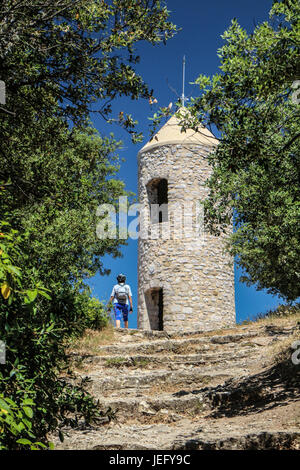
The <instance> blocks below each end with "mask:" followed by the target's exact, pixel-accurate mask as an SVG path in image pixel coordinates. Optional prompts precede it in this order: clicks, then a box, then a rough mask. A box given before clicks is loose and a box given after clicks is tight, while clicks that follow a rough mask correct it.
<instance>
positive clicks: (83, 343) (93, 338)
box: [67, 325, 115, 355]
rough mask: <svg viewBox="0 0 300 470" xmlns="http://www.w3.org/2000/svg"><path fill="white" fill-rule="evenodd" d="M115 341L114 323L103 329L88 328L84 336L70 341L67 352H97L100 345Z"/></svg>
mask: <svg viewBox="0 0 300 470" xmlns="http://www.w3.org/2000/svg"><path fill="white" fill-rule="evenodd" d="M114 342H115V331H114V327H113V326H112V325H108V326H107V327H105V328H103V330H100V331H98V330H86V331H85V333H84V335H83V336H82V338H80V339H78V340H76V341H73V342H72V343H70V345H69V347H68V350H67V353H70V352H75V353H77V354H80V355H86V354H96V353H97V352H98V348H99V346H103V345H106V344H112V343H114Z"/></svg>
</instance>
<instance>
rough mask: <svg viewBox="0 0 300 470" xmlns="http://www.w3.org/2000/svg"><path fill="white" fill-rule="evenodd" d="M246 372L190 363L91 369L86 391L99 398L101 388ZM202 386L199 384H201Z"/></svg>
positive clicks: (126, 387)
mask: <svg viewBox="0 0 300 470" xmlns="http://www.w3.org/2000/svg"><path fill="white" fill-rule="evenodd" d="M248 372H249V370H248V369H246V368H239V367H231V368H229V369H224V366H223V365H220V367H219V368H217V367H215V366H214V367H210V366H207V367H192V368H191V369H187V370H186V369H179V370H175V371H170V370H166V369H159V370H143V371H141V370H137V371H136V370H127V371H126V374H118V373H116V374H115V375H106V376H105V375H104V374H103V371H102V370H99V371H93V373H91V374H90V375H88V376H87V377H88V378H89V380H90V383H89V391H90V392H91V393H92V394H93V395H94V396H95V398H97V399H101V397H102V396H103V394H104V392H107V391H113V390H117V391H118V392H119V393H121V390H124V391H126V390H127V391H128V392H129V389H132V390H137V393H138V392H139V391H140V390H144V389H145V388H150V387H153V386H154V385H158V386H160V387H163V386H166V385H170V386H181V385H182V384H184V385H185V386H188V385H193V384H197V385H199V384H204V385H206V384H209V383H210V382H211V381H212V380H214V381H216V379H217V381H218V382H219V383H222V382H223V381H224V380H226V379H228V378H231V377H233V376H234V377H239V376H243V375H245V374H247V373H248ZM202 386H203V385H202Z"/></svg>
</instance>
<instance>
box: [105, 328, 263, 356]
mask: <svg viewBox="0 0 300 470" xmlns="http://www.w3.org/2000/svg"><path fill="white" fill-rule="evenodd" d="M255 337H257V332H249V333H241V334H232V335H226V336H224V335H223V336H220V335H215V336H210V337H209V336H201V337H196V338H194V337H193V338H184V339H182V338H180V339H159V340H152V341H143V342H138V343H131V342H130V343H129V344H128V343H123V344H110V345H104V346H99V347H98V349H97V352H98V354H97V355H120V356H123V355H133V354H151V353H152V354H153V353H165V352H169V353H170V352H172V353H174V354H182V353H183V352H186V348H188V349H189V350H191V349H192V350H194V351H195V350H196V351H205V350H208V349H210V348H212V347H214V348H218V346H222V350H224V345H227V346H229V347H230V346H234V345H235V344H237V343H238V344H240V345H241V346H243V343H245V344H246V346H247V345H248V342H249V340H250V339H251V338H255Z"/></svg>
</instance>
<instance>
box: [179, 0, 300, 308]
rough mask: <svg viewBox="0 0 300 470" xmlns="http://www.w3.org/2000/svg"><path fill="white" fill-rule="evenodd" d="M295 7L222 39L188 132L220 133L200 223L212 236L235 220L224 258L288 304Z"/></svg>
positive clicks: (295, 157) (294, 194) (297, 31)
mask: <svg viewBox="0 0 300 470" xmlns="http://www.w3.org/2000/svg"><path fill="white" fill-rule="evenodd" d="M299 19H300V5H299V2H298V1H295V0H291V1H282V2H274V5H273V8H272V9H271V12H270V22H264V23H262V24H261V25H258V26H257V27H256V28H255V30H254V32H253V33H252V34H248V33H247V32H246V31H245V30H244V29H243V28H242V27H241V26H240V25H239V24H238V22H237V21H236V20H233V21H232V24H231V26H230V27H229V29H228V30H227V31H225V33H224V34H223V36H222V37H223V39H224V41H225V43H224V45H223V47H222V48H221V49H220V50H219V51H218V55H219V57H220V62H221V65H220V72H219V73H218V74H216V75H215V76H214V77H212V78H210V77H206V76H203V75H200V77H199V78H198V79H197V80H196V82H195V83H196V85H198V86H199V88H200V96H199V97H197V98H194V99H193V100H192V102H191V105H190V106H189V111H190V118H189V119H187V120H186V122H185V126H187V127H192V128H197V125H198V123H199V121H200V122H202V123H203V124H204V125H205V126H208V127H211V128H212V129H214V130H215V132H216V131H218V132H219V133H220V143H219V145H218V147H217V149H216V150H215V151H214V152H213V153H212V154H211V156H210V163H211V165H212V169H213V172H212V176H211V178H210V179H209V181H208V186H209V189H210V192H209V198H208V200H207V201H206V202H205V216H206V223H207V225H208V227H209V228H210V230H211V231H212V232H214V233H218V232H219V231H220V230H226V227H227V226H228V224H230V223H231V220H232V217H234V225H235V230H234V233H233V234H232V235H230V236H229V239H228V249H229V251H230V252H231V253H232V254H233V255H235V256H236V257H237V260H238V263H239V265H240V266H241V267H242V268H243V269H244V270H245V271H246V274H245V276H244V278H243V280H244V281H245V282H247V283H248V284H256V285H257V287H258V288H259V289H262V288H267V289H268V290H269V292H270V293H273V294H280V295H282V296H283V297H285V298H287V299H288V300H293V299H296V298H297V297H298V296H299V295H300V291H299V286H300V283H299V276H300V266H299V260H300V253H299V238H300V237H299V216H300V213H299V212H300V203H299V154H300V152H299V146H300V133H299V128H300V111H299V99H297V96H298V94H297V86H296V85H297V83H298V86H299V81H298V82H297V80H299V78H300V77H299V45H300V23H299Z"/></svg>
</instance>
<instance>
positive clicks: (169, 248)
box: [138, 144, 235, 332]
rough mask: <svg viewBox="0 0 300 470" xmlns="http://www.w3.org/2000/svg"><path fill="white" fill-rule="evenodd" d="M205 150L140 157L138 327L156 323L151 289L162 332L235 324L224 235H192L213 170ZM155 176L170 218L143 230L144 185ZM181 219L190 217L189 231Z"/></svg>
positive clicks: (159, 151)
mask: <svg viewBox="0 0 300 470" xmlns="http://www.w3.org/2000/svg"><path fill="white" fill-rule="evenodd" d="M209 152H210V148H209V147H204V146H202V145H195V144H193V145H187V144H184V145H176V144H173V145H161V146H157V147H154V148H150V149H149V150H148V151H145V152H143V153H141V152H140V153H139V156H138V159H139V165H138V166H139V176H138V178H139V181H138V184H139V202H140V203H141V204H142V207H144V210H143V212H142V222H141V228H142V232H143V234H142V236H140V238H139V245H138V327H139V328H143V329H151V326H152V328H153V325H156V324H157V322H156V321H155V318H154V317H155V314H156V313H155V308H153V305H152V306H151V308H149V302H147V298H149V292H150V291H151V289H154V292H155V290H157V289H160V288H162V289H163V329H164V330H166V331H169V332H175V331H193V330H211V329H216V328H222V327H226V326H231V325H233V324H235V300H234V271H233V262H232V259H231V258H230V257H229V255H228V254H225V253H224V252H223V241H224V239H223V236H221V237H215V236H212V235H210V234H209V233H207V232H206V231H204V234H203V232H201V228H200V232H199V235H197V233H195V227H196V226H197V221H198V222H199V217H200V218H201V212H198V213H197V212H196V203H197V202H198V201H200V200H203V199H204V198H205V197H206V195H207V188H206V187H205V186H204V183H205V180H206V179H207V178H208V177H209V175H210V172H211V169H210V167H209V165H208V161H207V155H208V153H209ZM155 178H166V179H167V180H168V213H169V220H168V222H162V223H156V224H149V227H148V228H147V226H146V221H147V220H149V217H150V209H149V193H148V192H147V185H148V184H149V182H150V181H151V180H152V179H155ZM184 205H185V212H184V210H183V206H184ZM181 214H182V216H181ZM183 217H185V218H186V220H188V219H189V218H190V219H189V220H190V221H191V222H192V230H187V231H186V232H183V231H182V226H181V222H182V220H183ZM199 227H200V226H199ZM145 235H147V236H148V238H147V239H146V237H145ZM149 235H150V236H149ZM155 237H156V239H155ZM153 298H154V297H153ZM147 304H148V307H147ZM154 307H155V306H154Z"/></svg>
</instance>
